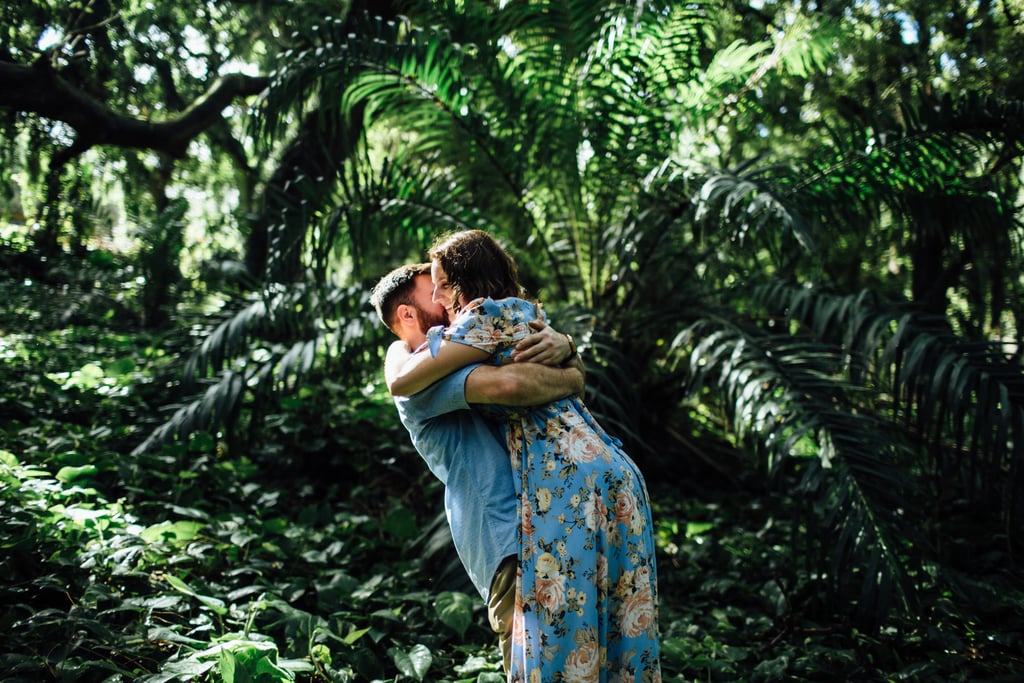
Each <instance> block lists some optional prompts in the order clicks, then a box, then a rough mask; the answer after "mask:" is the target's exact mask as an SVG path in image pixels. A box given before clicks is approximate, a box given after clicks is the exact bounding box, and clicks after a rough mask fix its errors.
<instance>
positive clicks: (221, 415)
mask: <svg viewBox="0 0 1024 683" xmlns="http://www.w3.org/2000/svg"><path fill="white" fill-rule="evenodd" d="M272 290H273V291H271V292H268V293H265V295H264V296H263V297H262V298H260V299H259V300H256V301H252V302H250V303H249V304H247V305H245V306H242V307H240V308H239V309H238V310H237V311H235V312H234V314H233V315H230V316H227V317H226V318H225V319H224V320H223V321H221V323H220V324H219V325H217V327H216V328H215V329H214V331H213V332H211V333H210V334H209V335H207V337H206V338H205V339H204V340H203V342H202V343H201V344H200V346H199V347H198V348H197V349H196V350H195V351H194V352H193V353H192V355H191V357H190V358H189V360H188V361H187V363H186V366H185V373H186V374H185V377H184V378H183V381H182V387H183V389H184V391H185V392H191V391H192V390H193V388H194V387H195V385H196V381H197V380H198V381H199V382H200V383H203V384H207V385H208V387H207V388H206V389H205V391H203V392H202V393H201V394H192V395H191V396H190V397H189V398H188V399H186V400H185V401H183V402H181V403H179V404H176V405H172V406H170V407H171V408H174V409H175V410H174V413H173V414H172V416H171V417H170V418H169V419H168V420H167V421H166V422H165V423H164V424H163V425H161V426H160V427H159V428H157V429H156V430H154V431H153V432H152V433H151V434H150V435H149V436H148V437H147V438H146V440H145V441H144V442H143V443H142V444H140V445H139V446H138V448H136V450H135V452H136V453H142V452H145V451H148V450H151V449H153V448H157V447H159V446H160V445H162V444H165V443H168V442H171V441H174V440H180V439H184V438H187V437H188V436H189V435H190V434H192V433H194V432H196V431H209V432H216V431H218V430H223V431H225V433H226V434H228V435H229V436H231V435H233V434H234V433H235V429H236V426H237V423H238V422H239V418H240V416H241V415H242V414H243V411H248V417H249V422H250V425H251V426H255V425H259V424H261V421H262V418H263V416H264V415H265V413H266V411H268V410H270V409H273V407H274V406H275V405H276V404H277V402H278V401H279V399H280V398H282V397H284V396H287V395H290V394H293V393H294V392H295V391H296V390H297V388H298V386H299V384H300V383H301V382H302V381H303V379H304V378H307V377H309V376H310V375H311V374H312V373H314V372H334V373H337V374H339V375H343V376H346V377H349V378H353V381H356V382H364V381H366V380H367V379H368V377H369V375H371V374H374V369H376V368H377V367H378V365H379V362H380V359H379V346H380V340H381V338H382V337H383V336H384V332H383V328H382V326H380V325H379V324H377V321H376V319H375V318H374V316H373V314H372V313H370V311H369V306H368V303H367V298H368V293H367V292H366V290H365V289H364V288H362V287H359V286H356V287H349V288H342V287H324V286H323V285H320V284H316V283H302V284H296V285H293V286H291V287H285V286H283V285H273V286H272Z"/></svg>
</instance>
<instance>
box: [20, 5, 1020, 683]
mask: <svg viewBox="0 0 1024 683" xmlns="http://www.w3.org/2000/svg"><path fill="white" fill-rule="evenodd" d="M1022 21H1024V5H1021V4H1020V3H1019V2H1016V1H1015V0H1007V1H1005V2H1000V3H991V2H966V1H963V2H961V1H955V2H952V3H946V4H945V5H943V6H941V7H939V6H937V5H935V4H934V3H916V4H911V5H909V6H906V7H903V6H899V5H893V4H886V3H862V2H851V1H848V0H839V1H836V2H831V1H829V2H814V3H809V4H808V3H800V2H788V1H785V0H780V1H779V2H770V1H760V0H759V1H757V2H726V3H724V4H723V3H711V2H705V1H704V0H697V1H695V2H689V3H685V4H683V3H675V2H667V1H656V2H649V1H640V0H637V1H614V2H613V1H605V0H599V1H595V2H572V3H566V2H547V1H544V0H541V1H537V2H526V1H519V0H511V1H508V2H505V1H501V2H492V1H489V0H479V1H476V2H464V1H461V0H425V1H415V0H413V1H409V2H401V1H396V2H365V1H359V0H353V1H351V2H339V1H338V0H297V1H292V0H288V1H286V0H228V1H218V2H213V1H204V0H182V1H178V2H168V1H167V0H71V1H65V0H61V1H58V0H14V1H13V2H8V3H6V4H4V5H3V6H2V7H0V266H2V268H3V272H4V274H5V277H4V278H3V282H2V287H3V295H4V296H3V298H2V303H0V311H2V313H0V356H2V358H3V365H2V373H3V374H2V376H0V379H2V384H3V387H4V388H3V390H2V391H0V418H2V421H0V434H2V441H0V504H2V506H3V511H4V516H5V520H7V521H6V523H5V525H4V529H3V530H2V531H0V544H2V547H3V549H4V555H3V557H2V559H0V572H2V576H3V579H4V581H3V585H2V586H0V605H2V606H3V609H2V610H0V614H2V615H4V616H0V624H3V626H4V627H5V628H4V636H3V640H2V642H3V646H2V647H0V677H2V678H3V679H4V680H5V681H6V680H10V681H39V680H83V681H85V680H97V681H99V680H129V679H130V680H144V681H150V682H151V683H156V682H157V681H161V682H162V681H172V680H181V681H187V680H209V681H220V680H224V681H236V680H237V681H242V680H274V681H287V680H296V679H298V680H309V681H349V680H353V681H354V680H394V681H404V680H410V679H412V680H420V681H424V680H437V681H441V680H445V681H456V680H457V681H480V682H482V683H487V682H488V681H496V680H503V677H502V676H501V674H500V673H499V672H500V657H499V656H498V655H497V653H496V651H495V650H494V643H493V642H492V639H491V637H492V636H491V634H490V632H489V631H487V629H486V620H485V618H484V616H483V611H482V605H481V604H480V601H479V599H478V598H476V596H475V595H474V594H473V592H472V589H471V588H467V583H466V580H465V577H464V575H463V574H462V570H461V567H460V566H459V564H458V561H457V558H456V557H455V555H454V551H453V549H452V547H451V541H450V537H449V536H448V535H447V527H446V525H445V523H444V516H443V510H442V506H441V496H442V490H441V486H440V484H439V483H438V482H437V481H436V480H435V479H434V478H433V477H432V476H431V474H430V472H429V471H427V470H426V468H425V467H424V465H423V463H422V461H421V460H420V459H419V458H417V457H416V455H415V452H414V451H413V450H412V448H411V446H410V444H409V440H408V435H407V434H406V433H405V431H404V430H403V429H402V428H401V426H400V423H399V422H398V420H397V417H396V415H395V411H394V407H393V405H392V403H391V400H390V397H389V396H388V394H387V390H386V387H385V386H384V385H383V377H382V363H383V357H384V352H385V349H386V347H387V344H388V343H389V342H390V341H391V339H392V337H391V335H390V332H388V330H386V329H385V328H384V327H383V326H381V325H380V323H379V321H378V320H377V319H376V316H375V314H374V312H373V309H372V307H371V306H370V304H369V300H368V297H369V290H370V288H371V287H372V285H373V284H374V283H375V282H376V281H377V279H378V278H379V277H380V276H381V275H383V274H384V273H385V272H387V271H389V270H390V269H391V268H393V267H395V266H397V265H399V264H401V263H405V262H412V261H421V260H423V259H424V258H425V250H426V248H427V247H428V246H429V245H430V244H431V243H432V242H433V240H434V239H435V237H436V236H438V235H441V234H444V233H446V232H449V231H454V230H462V229H467V228H479V229H484V230H487V231H488V232H490V233H491V234H493V235H494V236H495V237H496V238H497V239H498V240H499V241H500V242H501V244H502V245H503V246H504V247H505V248H506V249H507V250H508V251H509V252H510V253H511V254H512V255H513V256H514V257H515V259H516V262H517V264H518V267H519V270H520V273H521V275H522V277H523V280H524V283H525V285H526V286H527V288H528V290H529V291H530V294H531V295H532V296H536V297H537V298H538V299H540V300H541V301H543V303H544V307H545V310H546V311H547V313H548V315H549V316H550V318H551V320H552V321H553V323H554V324H555V325H556V327H557V329H559V330H561V331H564V332H567V333H570V334H572V336H573V337H574V338H575V339H576V340H577V341H578V342H579V347H580V350H581V352H582V354H583V357H584V359H585V361H586V365H587V391H586V396H585V399H586V402H587V404H588V405H589V406H590V407H591V409H592V410H593V411H594V412H595V414H597V415H598V417H599V418H600V420H601V422H602V424H603V425H605V426H606V427H607V428H608V429H609V431H610V432H612V433H614V434H615V435H616V436H617V437H619V438H620V439H622V440H623V442H624V443H625V444H626V446H627V450H628V451H629V452H630V453H631V454H633V456H634V458H635V459H636V461H637V463H638V464H639V466H640V468H641V469H642V470H643V472H644V474H645V476H646V478H647V481H648V484H649V487H650V493H651V496H652V499H653V500H654V502H655V518H656V520H655V521H656V523H657V525H658V534H657V542H658V549H657V552H658V562H659V582H660V585H661V596H662V602H663V604H661V605H660V609H661V624H662V649H663V655H662V656H663V671H664V674H665V679H666V680H672V681H690V680H751V681H753V680H761V681H785V680H823V679H836V680H884V681H889V680H912V681H981V680H1015V679H1016V678H1019V677H1020V676H1021V674H1022V672H1024V661H1022V658H1021V655H1020V652H1021V647H1022V644H1024V641H1022V634H1024V612H1022V609H1021V605H1022V604H1024V601H1022V597H1024V596H1022V595H1021V588H1020V586H1021V585H1022V584H1021V581H1020V579H1021V567H1020V559H1019V558H1020V552H1021V547H1022V546H1021V542H1022V541H1024V536H1022V531H1024V528H1022V515H1024V372H1022V357H1024V349H1022V342H1024V225H1022V220H1021V219H1022V214H1021V206H1022V196H1021V183H1022V179H1024V177H1022V155H1024V100H1021V98H1020V93H1021V92H1024V70H1022V68H1021V66H1020V65H1021V64H1024V24H1022Z"/></svg>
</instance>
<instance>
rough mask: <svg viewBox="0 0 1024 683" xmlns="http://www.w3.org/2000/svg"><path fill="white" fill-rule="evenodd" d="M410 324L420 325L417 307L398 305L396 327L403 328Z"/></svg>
mask: <svg viewBox="0 0 1024 683" xmlns="http://www.w3.org/2000/svg"><path fill="white" fill-rule="evenodd" d="M410 324H411V325H418V324H419V323H418V322H417V320H416V307H415V306H410V305H409V304H398V308H396V309H395V327H398V328H401V327H404V326H405V325H410Z"/></svg>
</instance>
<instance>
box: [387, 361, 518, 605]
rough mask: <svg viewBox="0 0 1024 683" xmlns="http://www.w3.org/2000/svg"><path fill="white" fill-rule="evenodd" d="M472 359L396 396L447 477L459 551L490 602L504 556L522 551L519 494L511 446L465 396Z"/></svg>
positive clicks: (415, 436)
mask: <svg viewBox="0 0 1024 683" xmlns="http://www.w3.org/2000/svg"><path fill="white" fill-rule="evenodd" d="M476 367H477V366H476V365H470V366H467V367H465V368H462V369H461V370H458V371H456V372H453V373H452V374H450V375H448V376H447V377H445V378H444V379H441V380H439V381H437V382H435V383H434V384H432V385H431V386H430V387H428V388H426V389H424V390H423V391H421V392H419V393H418V394H416V395H414V396H410V397H404V396H397V397H395V405H396V406H397V407H398V416H399V417H400V418H401V420H402V424H404V425H405V428H406V429H407V430H409V436H410V437H412V444H413V446H415V447H416V450H417V452H419V454H420V456H421V457H422V458H423V459H424V460H425V461H426V463H427V467H429V468H430V471H431V472H433V473H434V475H435V476H436V477H437V478H438V479H440V480H441V483H443V484H444V486H445V488H444V509H445V514H446V515H447V517H448V525H449V526H450V527H451V530H452V538H453V539H454V541H455V550H456V552H458V554H459V559H461V560H462V564H463V566H464V567H465V568H466V572H467V573H468V574H469V578H470V580H471V581H472V582H473V585H474V586H476V589H477V590H478V591H479V592H480V595H481V597H483V599H484V600H485V601H486V600H487V596H488V593H489V592H490V588H491V579H492V578H493V577H494V572H495V571H497V569H498V564H499V563H500V562H501V560H502V559H503V558H505V557H507V556H509V555H515V554H516V553H517V551H518V540H517V523H516V493H515V487H514V483H513V478H512V465H511V463H510V462H509V456H508V451H507V450H506V449H505V446H504V445H503V444H502V442H501V441H499V440H498V438H497V437H496V436H495V433H494V432H493V431H492V430H491V428H490V427H489V426H488V424H487V422H486V421H485V420H484V419H483V418H482V417H481V416H480V415H479V414H478V413H477V412H476V411H474V410H471V409H470V407H469V404H468V403H466V378H467V377H468V376H469V373H470V372H472V371H473V370H474V369H476Z"/></svg>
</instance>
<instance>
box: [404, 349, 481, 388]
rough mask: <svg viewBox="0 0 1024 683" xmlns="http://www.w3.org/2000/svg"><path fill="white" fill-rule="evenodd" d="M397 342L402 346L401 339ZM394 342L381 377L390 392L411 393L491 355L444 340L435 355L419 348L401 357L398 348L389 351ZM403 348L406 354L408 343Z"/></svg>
mask: <svg viewBox="0 0 1024 683" xmlns="http://www.w3.org/2000/svg"><path fill="white" fill-rule="evenodd" d="M396 343H397V344H402V346H403V347H405V344H404V343H402V342H396ZM394 346H395V344H392V345H391V348H389V349H388V358H387V361H386V362H385V371H384V379H385V380H386V381H387V383H388V391H390V392H391V395H392V396H412V395H413V394H415V393H416V392H418V391H422V390H423V389H426V388H427V387H429V386H430V385H431V384H433V383H434V382H436V381H437V380H439V379H441V378H442V377H444V376H445V375H448V374H451V373H452V372H454V371H455V370H458V369H459V368H462V367H465V366H467V365H469V364H471V363H480V362H483V361H485V360H487V359H488V358H489V357H490V355H491V354H489V353H488V352H487V351H484V350H482V349H478V348H476V347H473V346H467V345H466V344H460V343H458V342H453V341H448V340H444V341H442V342H441V346H440V348H439V349H438V351H437V355H436V356H434V357H431V356H430V353H428V352H427V351H420V352H419V353H413V354H409V355H408V357H407V358H405V359H404V360H403V359H402V358H401V354H400V353H399V352H392V349H393V348H394ZM405 352H406V354H408V348H407V347H406V348H405Z"/></svg>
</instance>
